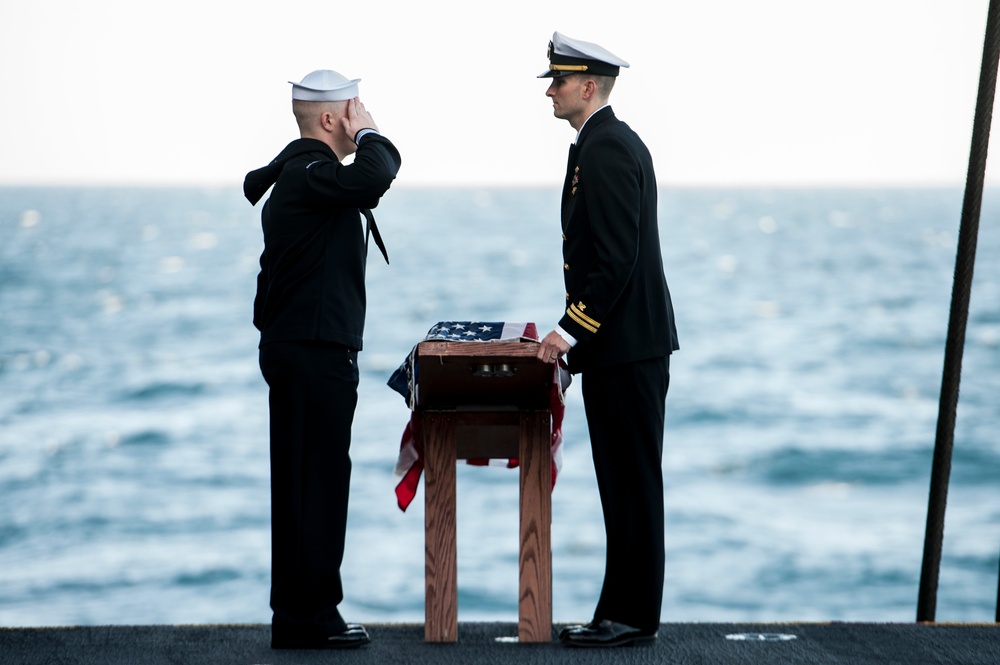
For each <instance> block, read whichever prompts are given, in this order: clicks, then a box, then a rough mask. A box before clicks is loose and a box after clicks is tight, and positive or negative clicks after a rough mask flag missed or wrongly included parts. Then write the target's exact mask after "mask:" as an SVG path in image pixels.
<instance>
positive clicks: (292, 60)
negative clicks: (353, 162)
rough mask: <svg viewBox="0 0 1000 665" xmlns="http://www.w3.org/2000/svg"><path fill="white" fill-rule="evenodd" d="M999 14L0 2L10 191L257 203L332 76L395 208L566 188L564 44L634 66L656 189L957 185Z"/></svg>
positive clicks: (669, 2)
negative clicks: (236, 192)
mask: <svg viewBox="0 0 1000 665" xmlns="http://www.w3.org/2000/svg"><path fill="white" fill-rule="evenodd" d="M987 5H988V2H987V0H841V1H839V2H821V1H819V0H759V1H758V0H638V1H635V0H605V1H604V2H594V1H591V0H567V1H564V2H558V3H557V2H545V1H543V0H536V1H532V2H526V1H523V0H504V1H503V2H490V3H486V2H475V1H473V0H454V1H445V0H440V1H437V0H425V1H418V0H406V1H402V0H395V1H394V0H365V2H357V3H351V2H331V1H329V0H326V1H323V2H319V1H312V0H282V1H280V2H275V1H271V2H261V1H259V0H243V1H240V2H236V1H225V2H217V1H213V0H199V1H198V2H194V1H192V0H172V1H171V2H166V3H145V2H141V1H136V0H91V1H90V2H79V1H77V0H30V1H27V0H0V90H2V96H0V120H2V122H0V184H36V183H37V184H165V185H170V184H181V185H219V184H230V183H233V184H237V183H240V182H242V179H243V175H244V174H245V173H246V172H247V171H248V170H251V169H253V168H256V167H258V166H262V165H264V164H266V163H267V162H268V161H270V159H271V158H272V157H274V155H275V154H277V152H278V151H279V150H280V149H281V148H282V147H284V145H285V144H286V143H287V142H288V141H290V140H292V139H293V138H295V137H296V133H295V125H294V122H293V119H292V115H291V110H290V101H289V100H290V88H291V86H290V85H289V84H288V83H287V81H289V80H299V79H301V78H302V77H303V76H304V75H305V74H307V73H308V72H310V71H312V70H314V69H335V70H337V71H339V72H340V73H342V74H344V75H345V76H348V77H351V78H361V79H362V81H361V84H360V94H361V99H362V100H363V101H364V102H365V105H366V106H367V107H368V109H369V110H370V111H371V112H372V114H373V116H374V118H375V120H376V122H377V123H378V125H379V128H380V129H381V131H382V133H383V134H385V135H386V136H388V137H389V138H391V139H392V140H393V141H394V142H395V143H396V144H397V146H398V147H399V150H400V152H401V153H402V156H403V168H402V170H401V171H400V173H399V176H398V179H397V186H401V185H414V186H425V185H431V186H451V185H475V186H506V185H546V186H547V185H556V184H557V183H559V182H560V181H561V176H562V172H563V170H564V168H565V158H566V148H567V146H568V144H569V142H570V141H571V140H572V138H573V135H574V132H573V130H572V129H571V128H570V127H569V125H568V124H567V123H566V122H565V121H562V120H557V119H555V118H554V117H553V116H552V107H551V104H550V102H549V100H548V99H546V98H545V96H544V92H545V88H546V85H547V81H546V80H543V79H538V78H536V77H537V75H538V74H539V73H541V72H542V71H544V70H545V69H546V64H547V63H546V59H545V52H546V47H547V45H548V41H549V39H550V38H551V36H552V33H553V31H556V30H558V31H559V32H562V33H564V34H566V35H568V36H570V37H573V38H577V39H583V40H586V41H591V42H596V43H598V44H600V45H602V46H604V47H605V48H607V49H608V50H610V51H612V52H613V53H615V54H616V55H618V56H620V57H622V58H624V59H625V60H627V61H628V62H630V63H631V65H632V66H631V68H629V69H624V70H622V74H621V76H620V77H619V81H618V84H617V86H616V88H615V91H614V93H613V94H612V97H611V102H612V105H613V106H614V108H615V112H616V114H617V115H618V117H619V118H621V119H623V120H625V121H626V122H627V123H629V124H630V125H631V126H632V127H633V128H634V129H635V130H636V131H638V132H639V134H640V135H641V136H642V137H643V139H644V140H645V142H646V144H647V145H648V146H649V148H650V150H651V152H652V153H653V158H654V162H655V164H656V168H657V178H658V180H659V183H660V185H661V186H670V185H674V186H686V185H862V186H865V185H870V186H882V185H911V186H912V185H916V186H923V185H961V184H962V183H964V180H965V173H966V168H967V164H968V154H969V141H970V138H971V131H972V121H973V112H974V108H975V101H976V90H977V85H978V77H979V66H980V60H981V57H982V47H983V31H984V29H985V24H986V12H987ZM997 133H1000V126H997V127H995V132H994V135H996V134H997ZM994 143H995V141H994ZM994 152H995V150H994ZM994 171H996V169H987V180H988V182H991V183H993V184H995V183H998V182H1000V174H997V173H994Z"/></svg>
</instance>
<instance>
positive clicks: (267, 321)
mask: <svg viewBox="0 0 1000 665" xmlns="http://www.w3.org/2000/svg"><path fill="white" fill-rule="evenodd" d="M359 80H360V79H348V78H347V77H345V76H343V75H342V74H339V73H338V72H335V71H333V70H329V69H321V70H318V71H315V72H312V73H310V74H308V75H307V76H306V77H305V78H303V79H302V80H301V81H299V82H297V83H296V82H294V81H289V83H291V84H292V113H293V114H294V116H295V120H296V122H297V123H298V128H299V134H300V138H298V139H296V140H294V141H292V142H291V143H289V144H288V146H287V147H285V149H284V150H282V151H281V153H280V154H279V155H278V156H277V157H275V158H274V159H273V160H272V161H271V163H270V164H268V165H267V166H265V167H263V168H260V169H257V170H255V171H251V172H250V173H248V174H247V176H246V179H245V181H244V183H243V191H244V194H245V195H246V197H247V199H249V200H250V202H251V203H253V204H256V203H257V201H259V200H260V199H261V198H262V197H263V196H264V194H265V192H267V190H268V189H269V188H271V186H272V185H273V186H274V188H273V189H272V190H271V196H270V197H269V198H268V200H267V202H266V203H265V204H264V207H263V210H262V212H261V224H262V227H263V231H264V252H263V253H262V254H261V257H260V273H259V274H258V276H257V297H256V298H255V300H254V306H253V323H254V325H255V326H256V327H257V328H258V329H259V330H260V369H261V372H262V373H263V375H264V379H265V380H266V381H267V385H268V388H269V389H270V392H269V405H270V434H271V609H272V610H273V611H274V614H273V618H272V621H271V646H272V647H273V648H275V649H314V648H316V649H331V648H353V647H358V646H362V645H364V644H367V643H368V642H369V641H370V638H369V636H368V632H367V631H366V630H365V628H364V627H363V626H360V625H358V624H348V623H346V622H345V621H344V619H343V618H342V617H341V616H340V611H339V610H338V609H337V606H338V605H339V604H340V602H341V601H342V600H343V598H344V590H343V585H342V583H341V578H340V565H341V562H342V559H343V556H344V538H345V533H346V529H347V504H348V494H349V487H350V481H351V458H350V455H349V451H350V447H351V424H352V422H353V420H354V410H355V407H356V405H357V401H358V352H359V351H360V350H361V341H362V333H363V331H364V325H365V261H366V258H367V244H368V243H367V240H368V235H367V234H366V232H365V227H364V226H362V215H363V216H364V218H365V219H366V220H367V228H368V232H369V233H370V234H371V237H372V238H374V240H375V241H376V244H378V246H379V249H380V250H382V254H383V256H385V248H384V247H383V246H382V241H381V238H380V237H379V234H378V230H377V227H375V219H374V217H373V216H372V214H371V211H370V208H374V207H375V206H376V205H378V202H379V199H381V197H382V195H383V194H385V193H386V191H387V190H388V189H389V185H390V184H391V183H392V181H393V179H394V178H395V177H396V173H397V171H398V170H399V167H400V157H399V152H398V151H397V150H396V148H395V146H394V145H393V144H392V143H391V142H390V141H389V139H387V138H385V137H384V136H382V135H381V134H380V133H379V131H378V126H377V125H376V124H375V121H374V120H373V119H372V116H371V114H370V113H369V112H368V110H367V109H366V108H365V105H364V104H362V103H361V100H360V99H359V98H358V81H359ZM350 154H354V161H353V162H352V163H351V164H344V163H343V160H344V158H346V157H347V156H348V155H350ZM388 260H389V259H388V256H386V261H387V262H388Z"/></svg>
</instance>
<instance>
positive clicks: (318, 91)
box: [289, 69, 361, 102]
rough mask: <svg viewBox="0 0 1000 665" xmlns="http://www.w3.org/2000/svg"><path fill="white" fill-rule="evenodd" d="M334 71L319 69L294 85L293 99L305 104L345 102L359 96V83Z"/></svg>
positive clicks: (292, 82)
mask: <svg viewBox="0 0 1000 665" xmlns="http://www.w3.org/2000/svg"><path fill="white" fill-rule="evenodd" d="M360 80H361V79H348V78H347V77H346V76H344V75H342V74H339V73H337V72H335V71H333V70H332V69H317V70H316V71H314V72H310V73H308V74H306V75H305V77H304V78H303V79H302V80H301V81H299V82H298V83H296V82H295V81H289V83H291V84H292V99H298V100H301V101H304V102H343V101H347V100H348V99H354V98H355V97H357V96H358V81H360Z"/></svg>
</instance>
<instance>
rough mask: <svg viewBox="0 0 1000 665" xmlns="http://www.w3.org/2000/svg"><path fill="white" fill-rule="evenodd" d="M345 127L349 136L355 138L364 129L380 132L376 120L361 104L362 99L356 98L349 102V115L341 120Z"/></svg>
mask: <svg viewBox="0 0 1000 665" xmlns="http://www.w3.org/2000/svg"><path fill="white" fill-rule="evenodd" d="M340 122H341V123H343V125H344V130H345V131H346V132H347V135H348V136H350V137H351V138H354V136H355V135H357V133H358V132H360V131H361V130H362V129H374V130H375V131H378V125H376V124H375V119H374V118H372V114H371V113H369V112H368V109H366V108H365V105H364V104H362V103H361V98H360V97H355V98H354V99H350V100H348V102H347V115H346V116H344V117H343V118H341V119H340Z"/></svg>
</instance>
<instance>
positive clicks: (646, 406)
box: [538, 32, 679, 647]
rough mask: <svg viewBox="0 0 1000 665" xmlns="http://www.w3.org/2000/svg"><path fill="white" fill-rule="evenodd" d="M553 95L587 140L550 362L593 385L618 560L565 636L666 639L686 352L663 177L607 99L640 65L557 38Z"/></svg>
mask: <svg viewBox="0 0 1000 665" xmlns="http://www.w3.org/2000/svg"><path fill="white" fill-rule="evenodd" d="M548 57H549V69H548V70H547V71H546V72H544V73H543V74H541V75H540V76H539V78H549V79H551V83H550V85H549V87H548V90H547V91H546V93H545V94H546V95H547V96H548V97H549V98H550V99H551V100H552V106H553V112H554V115H555V117H557V118H560V119H562V120H567V121H568V122H569V124H570V125H571V126H572V127H573V129H575V130H576V131H577V135H576V140H575V141H574V142H573V144H572V145H571V146H570V150H569V163H568V165H567V170H566V179H565V182H564V184H563V191H562V231H563V236H562V237H563V269H564V280H565V284H566V309H565V313H564V314H563V316H562V318H561V319H560V320H559V324H558V325H557V326H556V328H555V330H553V331H552V332H550V333H549V334H548V335H546V336H545V338H544V339H543V340H542V343H541V345H540V347H539V352H538V357H539V359H541V360H544V361H547V362H556V361H557V360H558V359H559V358H560V357H562V356H563V355H564V354H565V355H566V361H567V364H568V367H569V370H570V372H572V373H574V374H576V373H579V374H580V375H581V377H582V381H581V383H582V392H583V402H584V407H585V411H586V415H587V426H588V429H589V431H590V442H591V449H592V452H593V458H594V468H595V471H596V474H597V484H598V488H599V491H600V496H601V505H602V508H603V511H604V525H605V531H606V535H607V559H606V562H605V574H604V583H603V587H602V589H601V595H600V598H599V600H598V603H597V607H596V609H595V611H594V615H593V619H592V620H591V621H590V622H589V623H587V624H584V625H579V626H570V627H567V628H565V629H563V630H562V631H561V633H560V635H559V639H560V640H561V641H562V642H563V643H565V644H567V645H570V646H580V647H613V646H623V645H631V644H635V643H641V642H649V641H652V640H654V639H655V638H656V635H657V630H658V628H659V623H660V606H661V602H662V598H663V569H664V544H663V539H664V533H663V530H664V529H663V473H662V466H661V464H662V452H663V425H664V409H665V400H666V396H667V387H668V385H669V383H670V354H671V352H673V351H675V350H677V349H678V348H679V347H678V343H677V330H676V328H675V325H674V314H673V308H672V305H671V302H670V293H669V291H668V289H667V282H666V279H665V277H664V273H663V261H662V258H661V255H660V236H659V231H658V228H657V219H656V195H657V191H656V175H655V173H654V172H653V161H652V158H651V157H650V154H649V151H648V150H647V149H646V146H645V145H644V144H643V142H642V140H641V139H640V138H639V136H638V135H637V134H636V133H635V132H634V131H632V129H631V128H629V126H628V125H626V124H625V123H624V122H622V121H621V120H619V119H618V118H616V117H615V114H614V111H612V109H611V106H609V105H608V96H609V94H610V92H611V89H612V87H613V86H614V83H615V81H616V77H617V76H618V73H619V71H620V69H621V68H622V67H628V66H629V65H628V63H627V62H625V61H624V60H622V59H621V58H619V57H617V56H615V55H614V54H613V53H611V52H609V51H607V50H606V49H604V48H602V47H600V46H598V45H597V44H592V43H589V42H584V41H580V40H577V39H571V38H569V37H566V36H565V35H562V34H560V33H558V32H556V33H555V34H553V36H552V41H551V42H549V52H548Z"/></svg>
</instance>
